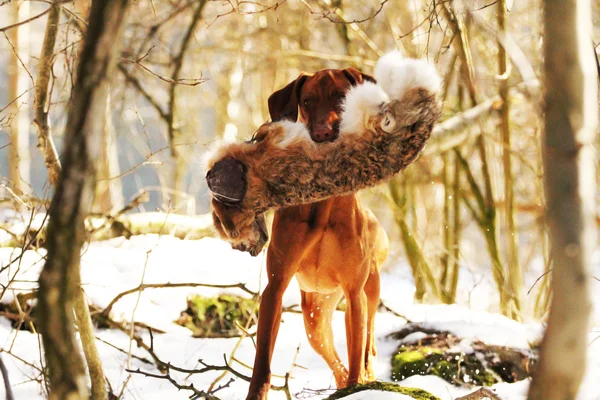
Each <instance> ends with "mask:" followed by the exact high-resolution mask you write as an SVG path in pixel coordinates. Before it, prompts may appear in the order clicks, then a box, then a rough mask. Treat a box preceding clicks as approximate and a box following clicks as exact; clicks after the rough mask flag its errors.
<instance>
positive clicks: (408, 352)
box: [392, 346, 441, 380]
mask: <svg viewBox="0 0 600 400" xmlns="http://www.w3.org/2000/svg"><path fill="white" fill-rule="evenodd" d="M440 353H441V352H440V351H439V350H438V349H434V348H432V347H427V346H424V347H418V348H417V347H415V348H404V351H398V352H397V353H396V354H395V355H394V358H392V379H393V380H402V379H406V378H408V377H409V376H413V375H427V374H428V371H429V370H430V368H431V366H432V356H434V355H436V354H437V355H439V354H440Z"/></svg>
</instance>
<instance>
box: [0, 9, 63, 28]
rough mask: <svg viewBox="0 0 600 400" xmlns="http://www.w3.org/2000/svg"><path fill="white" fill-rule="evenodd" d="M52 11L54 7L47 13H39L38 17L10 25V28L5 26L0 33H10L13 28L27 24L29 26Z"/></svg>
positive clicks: (46, 11)
mask: <svg viewBox="0 0 600 400" xmlns="http://www.w3.org/2000/svg"><path fill="white" fill-rule="evenodd" d="M50 10H52V6H50V7H49V8H48V9H47V10H45V11H43V12H41V13H39V14H38V15H36V16H33V17H31V18H29V19H26V20H25V21H21V22H17V23H16V24H13V25H9V26H5V27H3V28H0V33H1V32H6V31H9V30H11V29H13V28H18V27H19V26H21V25H25V24H28V23H30V22H31V21H35V20H36V19H38V18H41V17H43V16H44V15H46V14H48V13H49V12H50Z"/></svg>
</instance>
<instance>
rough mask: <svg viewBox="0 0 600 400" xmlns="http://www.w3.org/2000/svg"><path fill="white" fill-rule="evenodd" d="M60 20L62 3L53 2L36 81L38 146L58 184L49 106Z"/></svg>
mask: <svg viewBox="0 0 600 400" xmlns="http://www.w3.org/2000/svg"><path fill="white" fill-rule="evenodd" d="M59 20H60V5H59V4H58V3H53V4H52V5H51V6H50V13H49V14H48V22H46V33H45V34H44V42H43V44H42V53H41V54H40V59H39V64H38V69H37V79H36V82H35V105H34V109H35V118H34V120H33V122H34V124H35V125H36V126H37V128H38V147H39V148H40V151H41V152H42V155H43V156H44V161H45V163H46V168H47V169H48V179H49V180H50V183H52V185H56V184H57V182H58V178H59V175H60V167H61V166H60V161H59V159H58V153H57V152H56V147H55V146H54V140H53V139H52V132H51V130H50V119H49V117H48V108H49V107H50V77H51V75H52V65H53V63H54V61H53V60H54V46H55V45H56V36H57V34H58V23H59Z"/></svg>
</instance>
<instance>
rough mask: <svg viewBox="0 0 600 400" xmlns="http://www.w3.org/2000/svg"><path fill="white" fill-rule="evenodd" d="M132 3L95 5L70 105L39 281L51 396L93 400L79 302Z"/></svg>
mask: <svg viewBox="0 0 600 400" xmlns="http://www.w3.org/2000/svg"><path fill="white" fill-rule="evenodd" d="M127 8H128V1H127V0H94V1H93V2H92V8H91V12H90V18H89V26H88V31H87V33H86V38H85V45H84V48H83V52H82V54H81V57H80V64H79V67H78V72H77V80H76V83H75V87H74V88H73V93H72V99H71V102H70V107H69V113H68V119H67V126H66V134H65V144H66V146H65V152H64V164H63V167H64V168H63V171H62V174H61V176H60V179H59V182H58V186H57V188H56V194H55V195H54V198H53V199H52V204H51V206H50V211H49V216H50V220H49V225H48V237H47V247H48V256H47V261H46V264H45V265H44V269H43V270H42V273H41V274H40V279H39V287H40V290H39V298H38V300H39V303H38V304H39V305H38V307H39V312H38V318H39V324H40V332H41V334H42V339H43V343H44V349H45V357H46V364H47V366H48V370H49V377H50V399H51V400H53V399H73V400H77V399H87V398H88V390H87V384H86V383H87V379H86V375H85V369H84V364H83V360H82V359H81V356H80V353H79V349H78V346H77V344H76V341H75V330H74V325H73V305H74V298H75V296H76V291H78V290H80V289H79V286H78V285H79V283H80V276H79V274H80V271H79V264H80V261H81V259H80V251H81V246H82V245H83V242H84V239H85V230H84V219H85V217H86V215H87V214H88V212H89V209H90V207H91V206H92V202H93V197H94V188H95V180H96V179H95V175H96V166H97V164H98V160H99V150H100V141H101V137H102V129H103V126H104V118H105V110H106V97H107V95H108V88H109V85H110V83H109V78H110V76H111V73H112V71H113V69H114V66H115V59H116V55H117V49H118V46H117V44H118V43H119V42H120V34H121V30H122V25H123V21H124V18H125V15H126V11H127Z"/></svg>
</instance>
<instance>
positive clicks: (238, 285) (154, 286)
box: [102, 282, 257, 316]
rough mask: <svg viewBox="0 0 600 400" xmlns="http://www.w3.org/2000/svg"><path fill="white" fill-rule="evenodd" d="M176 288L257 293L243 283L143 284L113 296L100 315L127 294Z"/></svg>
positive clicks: (108, 311) (253, 294) (106, 314)
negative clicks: (205, 288)
mask: <svg viewBox="0 0 600 400" xmlns="http://www.w3.org/2000/svg"><path fill="white" fill-rule="evenodd" d="M177 287H208V288H216V289H241V290H243V291H244V292H246V293H248V294H250V295H252V296H256V295H257V293H256V292H253V291H252V290H250V289H248V288H247V287H246V284H244V283H236V284H231V285H212V284H208V283H197V282H187V283H144V284H140V285H139V286H137V287H135V288H133V289H129V290H126V291H124V292H122V293H119V294H118V295H117V296H115V298H114V299H112V300H111V302H110V303H109V304H108V306H106V308H105V309H104V311H102V314H103V315H104V316H108V314H109V313H110V310H112V308H113V306H114V305H115V303H116V302H117V301H119V300H120V299H121V298H123V297H125V296H127V295H128V294H131V293H135V292H141V291H144V290H146V289H158V288H177Z"/></svg>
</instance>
